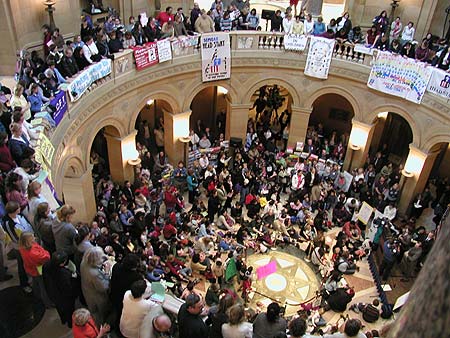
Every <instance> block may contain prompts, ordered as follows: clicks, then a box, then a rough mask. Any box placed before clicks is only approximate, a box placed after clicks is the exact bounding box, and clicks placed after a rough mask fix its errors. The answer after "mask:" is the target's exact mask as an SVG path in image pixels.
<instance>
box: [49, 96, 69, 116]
mask: <svg viewBox="0 0 450 338" xmlns="http://www.w3.org/2000/svg"><path fill="white" fill-rule="evenodd" d="M50 104H51V105H52V106H54V107H55V108H56V110H55V112H54V113H53V119H54V120H55V123H56V125H58V124H59V123H60V122H61V120H62V118H63V117H64V114H65V113H66V111H67V99H66V92H65V91H64V90H60V91H59V93H58V94H56V95H55V98H54V99H53V100H51V101H50Z"/></svg>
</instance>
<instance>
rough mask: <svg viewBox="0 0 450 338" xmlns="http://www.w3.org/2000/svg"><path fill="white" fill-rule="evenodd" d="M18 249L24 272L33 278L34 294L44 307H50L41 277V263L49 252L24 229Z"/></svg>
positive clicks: (48, 257)
mask: <svg viewBox="0 0 450 338" xmlns="http://www.w3.org/2000/svg"><path fill="white" fill-rule="evenodd" d="M19 251H20V256H22V260H23V267H24V269H25V272H26V273H27V275H28V276H30V277H31V278H32V279H33V284H32V285H33V293H34V295H35V296H36V297H37V298H39V299H41V300H42V302H43V303H44V304H45V306H46V307H51V306H52V302H51V301H50V299H49V298H48V296H47V292H46V291H45V285H44V280H43V278H42V265H44V263H46V262H48V261H49V260H50V253H49V252H48V251H47V250H45V249H44V248H43V247H42V246H40V245H39V244H38V243H36V241H35V238H34V235H33V234H32V233H31V232H26V231H25V232H22V233H21V234H20V238H19Z"/></svg>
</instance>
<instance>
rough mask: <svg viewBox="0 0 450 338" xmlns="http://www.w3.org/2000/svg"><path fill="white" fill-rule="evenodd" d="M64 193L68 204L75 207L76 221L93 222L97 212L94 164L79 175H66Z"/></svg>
mask: <svg viewBox="0 0 450 338" xmlns="http://www.w3.org/2000/svg"><path fill="white" fill-rule="evenodd" d="M63 194H64V201H65V203H66V204H69V205H71V206H72V207H74V208H75V210H76V213H75V216H74V217H75V221H76V222H87V223H89V222H91V221H92V220H93V218H94V217H95V214H96V212H97V208H96V204H95V196H94V183H93V182H92V165H89V168H88V169H87V170H86V171H85V172H84V173H83V174H82V175H81V176H79V177H66V176H65V177H64V179H63Z"/></svg>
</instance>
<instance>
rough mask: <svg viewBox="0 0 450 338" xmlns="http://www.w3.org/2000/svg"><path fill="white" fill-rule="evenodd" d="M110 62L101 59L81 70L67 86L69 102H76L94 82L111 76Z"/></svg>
mask: <svg viewBox="0 0 450 338" xmlns="http://www.w3.org/2000/svg"><path fill="white" fill-rule="evenodd" d="M111 70H112V62H111V60H110V59H102V60H101V61H99V62H97V63H94V64H93V65H91V66H89V68H86V69H85V70H83V71H82V72H81V73H80V75H78V76H77V77H76V78H75V79H74V80H73V81H72V82H71V83H70V84H69V85H68V86H67V91H68V92H69V97H70V101H72V102H74V101H76V100H78V99H79V98H80V97H81V96H82V95H83V94H84V92H85V91H86V90H87V89H88V88H89V87H90V86H91V84H93V83H94V82H95V81H97V80H100V79H101V78H103V77H105V76H107V75H109V74H111Z"/></svg>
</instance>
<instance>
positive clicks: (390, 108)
mask: <svg viewBox="0 0 450 338" xmlns="http://www.w3.org/2000/svg"><path fill="white" fill-rule="evenodd" d="M385 112H389V113H394V114H397V115H399V116H401V117H403V118H404V119H405V120H406V122H408V124H409V127H410V128H411V131H412V134H413V141H412V143H413V144H414V145H415V146H417V147H419V146H420V144H421V138H422V134H421V130H420V128H419V126H418V125H417V123H416V122H415V120H414V118H413V117H412V115H411V114H410V113H409V112H408V111H407V110H406V109H404V108H403V107H401V106H399V105H396V104H383V105H381V106H377V107H375V108H372V109H371V110H370V112H369V113H367V114H365V115H364V118H363V119H362V121H363V122H365V123H368V124H371V123H372V122H373V121H374V120H375V118H376V117H377V115H378V114H379V113H385Z"/></svg>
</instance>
